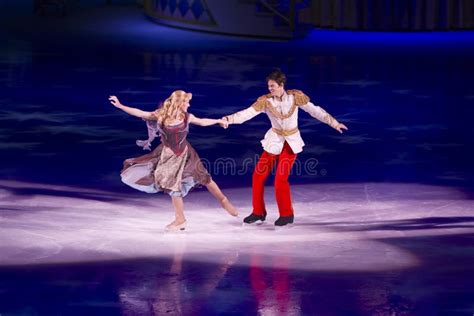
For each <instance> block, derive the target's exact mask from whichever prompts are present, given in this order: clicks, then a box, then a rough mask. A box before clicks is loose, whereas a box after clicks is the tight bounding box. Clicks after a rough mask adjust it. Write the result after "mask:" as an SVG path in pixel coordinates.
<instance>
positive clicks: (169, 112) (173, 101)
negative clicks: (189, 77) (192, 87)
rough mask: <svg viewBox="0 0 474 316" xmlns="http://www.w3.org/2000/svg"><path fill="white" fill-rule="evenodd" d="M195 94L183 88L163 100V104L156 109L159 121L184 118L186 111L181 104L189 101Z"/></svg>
mask: <svg viewBox="0 0 474 316" xmlns="http://www.w3.org/2000/svg"><path fill="white" fill-rule="evenodd" d="M192 97H193V95H192V94H191V93H187V92H185V91H183V90H176V91H174V92H173V93H171V95H170V96H169V97H168V98H167V99H166V100H165V102H163V105H162V106H161V107H160V108H159V109H158V110H156V111H155V113H154V114H155V116H156V118H157V120H158V121H159V122H162V123H164V122H165V121H167V120H168V121H177V120H179V121H180V120H183V119H184V115H185V113H184V112H183V110H181V108H180V106H181V105H182V104H183V103H186V102H189V101H190V100H191V99H192Z"/></svg>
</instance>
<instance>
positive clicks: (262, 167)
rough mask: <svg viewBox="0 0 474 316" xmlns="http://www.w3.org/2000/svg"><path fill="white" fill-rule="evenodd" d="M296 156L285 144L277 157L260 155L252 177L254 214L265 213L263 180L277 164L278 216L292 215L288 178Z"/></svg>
mask: <svg viewBox="0 0 474 316" xmlns="http://www.w3.org/2000/svg"><path fill="white" fill-rule="evenodd" d="M296 156H297V154H295V153H293V150H291V147H290V145H288V143H287V142H285V144H284V145H283V150H282V151H281V153H280V154H279V155H273V154H270V153H268V152H266V151H264V152H263V153H262V155H261V156H260V159H259V160H258V162H257V165H256V166H255V170H254V172H253V176H252V204H253V213H254V214H256V215H263V214H264V213H266V209H265V201H264V199H263V195H264V186H265V180H266V179H267V177H268V175H269V174H270V172H271V171H272V169H273V167H274V166H275V164H277V162H278V165H277V168H276V173H275V197H276V201H277V204H278V210H279V211H280V216H290V215H293V206H292V205H291V192H290V183H289V182H288V176H289V175H290V171H291V168H292V167H293V163H294V162H295V159H296Z"/></svg>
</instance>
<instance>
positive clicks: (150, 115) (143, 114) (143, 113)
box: [109, 95, 153, 120]
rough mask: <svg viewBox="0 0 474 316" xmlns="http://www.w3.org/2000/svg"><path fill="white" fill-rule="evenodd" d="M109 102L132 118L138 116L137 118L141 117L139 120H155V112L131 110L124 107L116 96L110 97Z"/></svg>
mask: <svg viewBox="0 0 474 316" xmlns="http://www.w3.org/2000/svg"><path fill="white" fill-rule="evenodd" d="M109 101H110V103H112V105H113V106H115V107H116V108H119V109H121V110H122V111H124V112H125V113H128V114H130V115H132V116H136V117H139V118H142V119H145V120H151V119H153V112H147V111H142V110H140V109H136V108H131V107H129V106H126V105H123V104H122V103H120V100H119V99H118V98H117V97H116V96H114V95H111V96H110V97H109Z"/></svg>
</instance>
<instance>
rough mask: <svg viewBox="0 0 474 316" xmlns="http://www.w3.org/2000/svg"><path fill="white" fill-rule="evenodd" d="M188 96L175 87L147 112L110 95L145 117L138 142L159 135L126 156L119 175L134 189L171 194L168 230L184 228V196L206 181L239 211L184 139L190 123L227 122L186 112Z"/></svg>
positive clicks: (126, 109)
mask: <svg viewBox="0 0 474 316" xmlns="http://www.w3.org/2000/svg"><path fill="white" fill-rule="evenodd" d="M191 98H192V94H191V93H186V92H184V91H182V90H176V91H174V92H173V93H172V94H171V96H170V97H168V98H167V99H166V100H165V102H164V103H163V105H162V106H161V107H160V108H158V109H157V110H156V111H154V112H146V111H142V110H140V109H136V108H132V107H128V106H125V105H123V104H121V103H120V101H119V99H118V98H117V97H116V96H110V97H109V100H110V103H112V105H114V106H115V107H117V108H119V109H121V110H123V111H124V112H126V113H128V114H130V115H133V116H136V117H139V118H142V119H144V120H146V121H147V126H148V136H149V138H148V140H146V141H137V144H138V145H139V146H141V147H144V148H145V149H149V146H150V143H151V141H152V140H153V139H154V138H155V136H156V134H157V133H158V134H159V135H160V137H161V144H160V145H159V146H158V147H157V148H155V150H153V151H152V152H151V153H149V154H146V155H143V156H140V157H137V158H130V159H127V160H125V162H124V167H123V169H122V172H121V177H122V181H123V182H124V183H125V184H127V185H129V186H131V187H133V188H135V189H137V190H140V191H143V192H147V193H156V192H159V191H164V192H166V193H168V194H169V195H170V196H171V201H172V203H173V207H174V209H175V220H174V221H173V222H171V223H170V224H168V225H167V226H166V230H167V231H177V230H184V229H185V228H186V218H185V216H184V203H183V198H184V197H185V196H186V195H187V194H188V192H189V191H190V190H191V189H192V188H194V187H196V186H200V185H205V186H206V187H207V189H208V190H209V192H211V193H212V195H214V197H215V198H216V199H217V200H218V201H219V202H220V203H221V205H222V207H223V208H224V209H225V210H226V211H227V212H228V213H229V214H230V215H232V216H237V215H238V212H237V210H236V209H235V207H234V206H233V205H232V203H230V201H229V200H228V199H227V197H226V196H225V195H224V194H223V193H222V191H221V190H220V189H219V187H218V186H217V184H216V183H215V182H214V181H213V180H212V179H211V176H210V175H209V173H208V172H207V170H206V169H205V168H204V166H203V164H202V163H201V161H200V159H199V156H198V154H197V153H196V151H195V150H194V148H193V147H192V146H191V144H189V143H188V141H187V140H186V136H187V134H188V132H189V124H190V123H191V124H196V125H200V126H210V125H214V124H221V126H225V127H227V122H225V121H224V120H222V119H219V120H215V119H207V118H197V117H195V116H194V115H193V114H190V113H188V108H189V106H190V105H189V101H190V100H191Z"/></svg>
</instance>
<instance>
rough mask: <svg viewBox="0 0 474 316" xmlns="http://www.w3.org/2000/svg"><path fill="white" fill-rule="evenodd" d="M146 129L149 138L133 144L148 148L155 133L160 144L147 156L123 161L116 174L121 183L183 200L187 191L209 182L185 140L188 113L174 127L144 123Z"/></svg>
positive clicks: (199, 161)
mask: <svg viewBox="0 0 474 316" xmlns="http://www.w3.org/2000/svg"><path fill="white" fill-rule="evenodd" d="M147 126H148V131H149V136H150V138H149V139H148V141H147V142H144V141H137V144H139V145H140V146H143V145H144V144H143V143H145V144H146V145H148V146H149V144H150V142H151V141H152V140H153V138H154V136H156V134H159V136H160V137H161V144H160V145H159V146H158V147H156V148H155V149H154V150H153V151H152V152H151V153H149V154H146V155H143V156H140V157H137V158H130V159H127V160H125V161H124V165H123V169H122V172H121V174H120V175H121V178H122V182H124V183H125V184H127V185H129V186H131V187H132V188H135V189H137V190H140V191H143V192H146V193H156V192H160V191H164V192H166V193H168V194H169V195H171V196H181V197H184V196H186V195H187V194H188V193H189V191H190V190H191V189H193V188H195V187H197V186H201V185H206V184H208V183H209V182H210V181H211V176H210V175H209V173H208V172H207V170H206V168H205V167H204V165H203V164H202V162H201V159H200V158H199V156H198V154H197V152H196V151H195V150H194V148H193V147H192V146H191V144H189V142H188V141H187V140H186V137H187V135H188V132H189V114H188V113H186V115H185V118H184V120H183V121H182V122H180V123H178V124H176V125H164V124H160V123H158V122H157V121H147ZM140 143H141V144H140ZM143 147H145V148H147V147H146V146H143Z"/></svg>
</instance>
